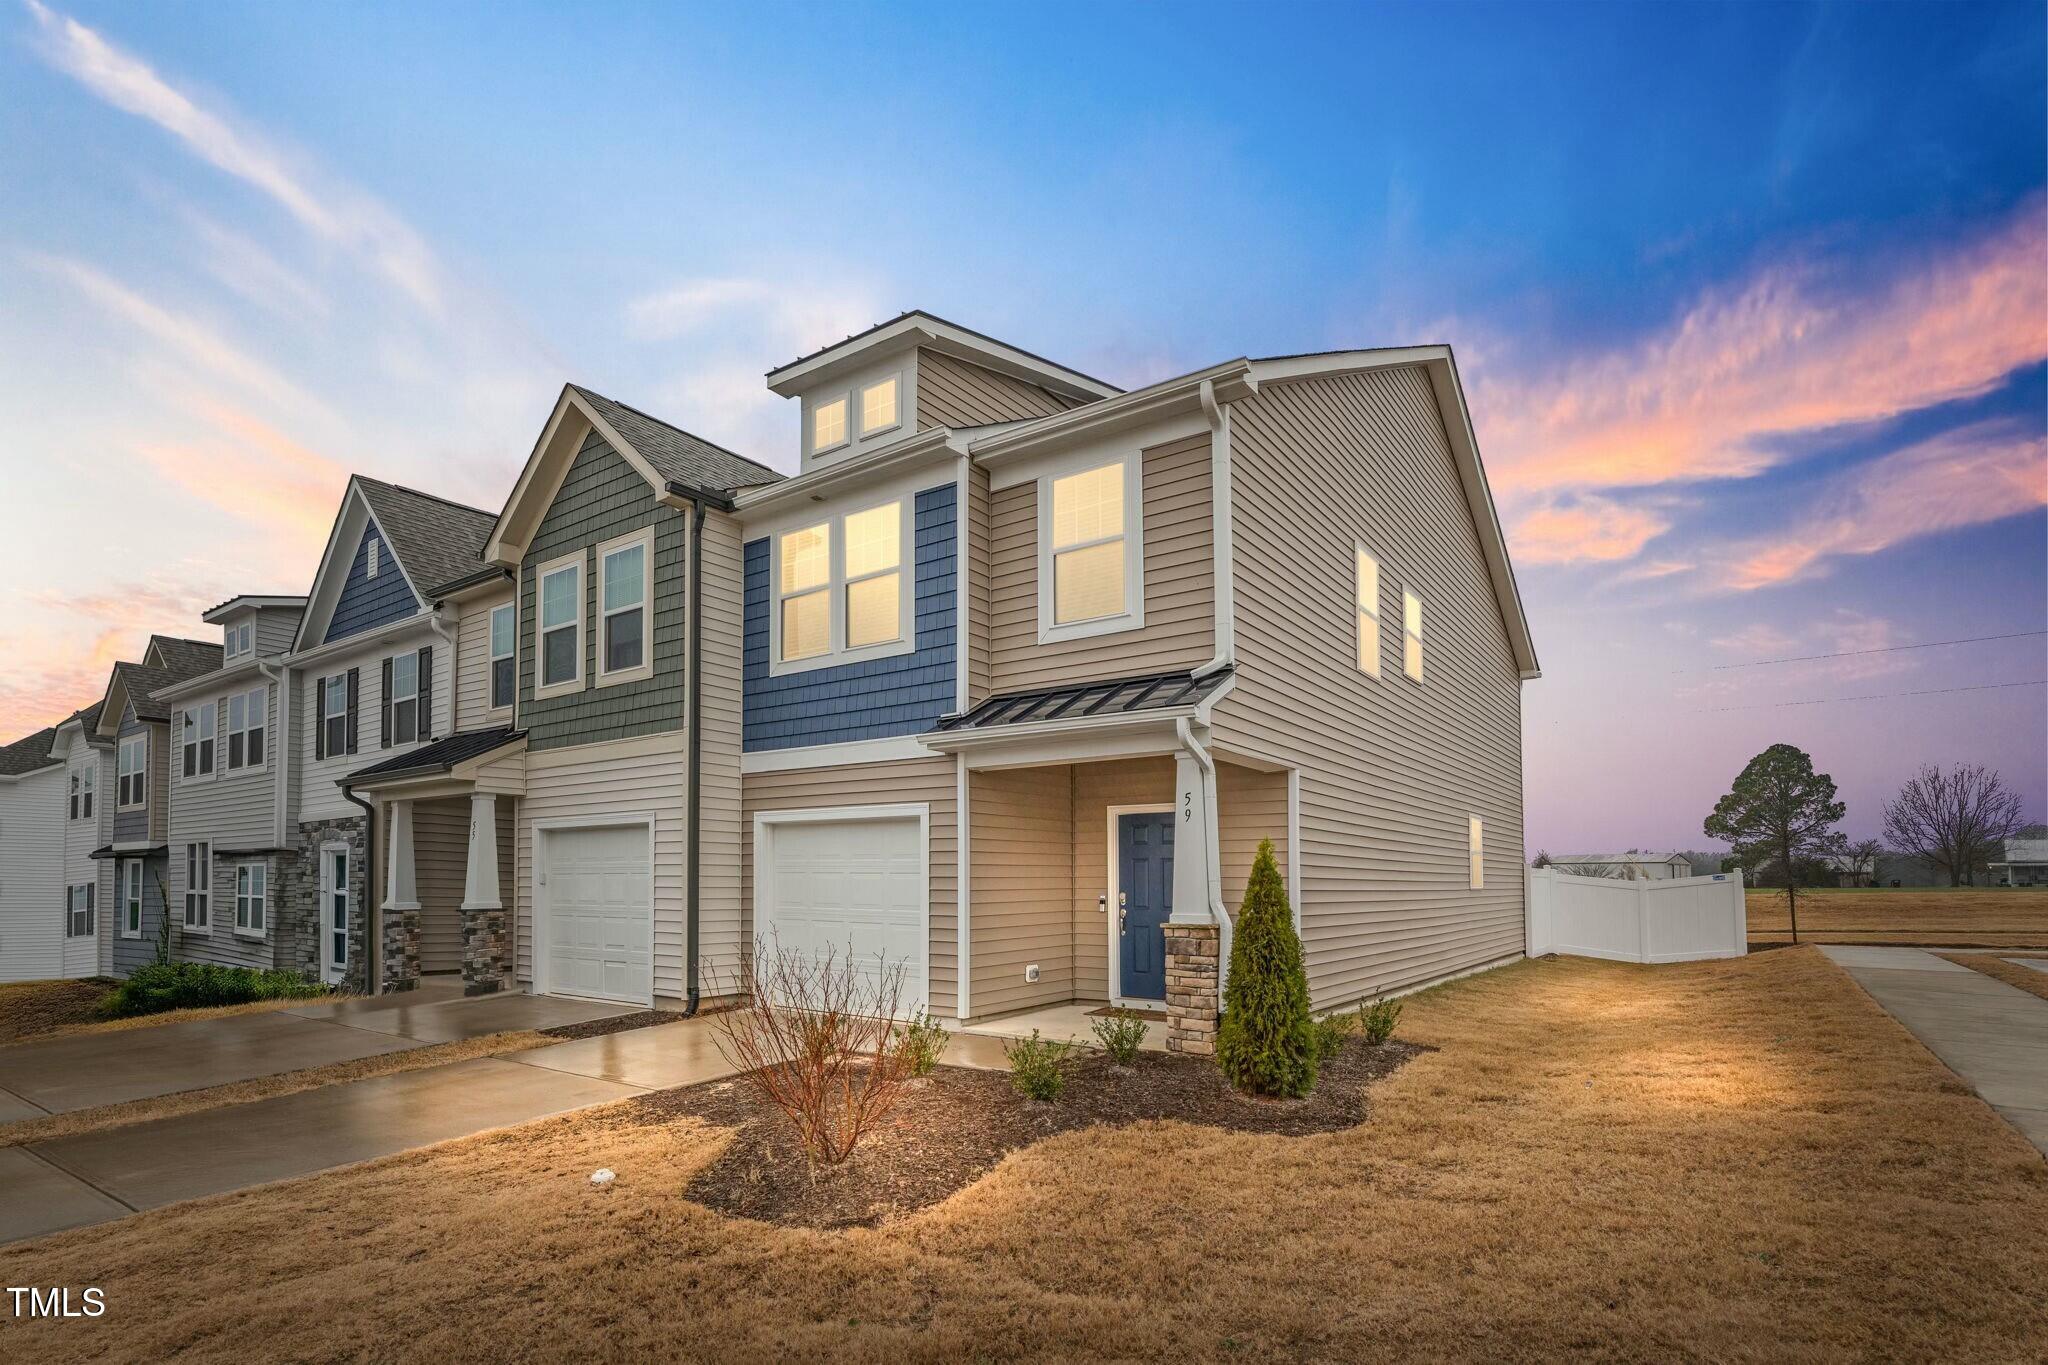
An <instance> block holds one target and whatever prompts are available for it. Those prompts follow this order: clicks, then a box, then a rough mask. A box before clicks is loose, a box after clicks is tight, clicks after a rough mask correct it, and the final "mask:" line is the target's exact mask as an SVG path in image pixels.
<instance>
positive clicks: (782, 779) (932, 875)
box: [706, 758, 980, 1018]
mask: <svg viewBox="0 0 2048 1365" xmlns="http://www.w3.org/2000/svg"><path fill="white" fill-rule="evenodd" d="M957 781H958V778H957V773H956V770H955V767H954V760H953V759H951V758H911V759H902V760H899V761H896V762H891V763H872V764H862V765H858V766H851V767H843V768H805V769H800V770H796V771H792V772H777V773H748V774H747V775H746V778H745V786H744V793H743V799H742V814H743V817H744V821H745V828H746V831H747V835H746V839H745V840H744V842H743V843H742V844H741V852H740V885H741V904H742V906H744V907H745V909H746V919H747V925H746V933H747V935H748V936H749V937H751V935H752V933H753V904H754V838H753V828H754V815H755V812H757V811H764V810H810V809H816V808H821V807H832V806H890V805H909V804H913V803H923V804H925V805H926V806H927V807H928V808H929V838H930V846H929V847H928V848H927V849H926V856H927V863H926V867H927V878H928V882H929V886H930V897H929V900H930V905H929V909H930V915H931V944H930V954H931V959H930V975H931V998H930V1001H929V1003H928V1006H927V1007H928V1008H929V1009H930V1011H931V1013H932V1015H933V1016H934V1017H935V1018H950V1017H952V1016H953V1014H954V1013H955V1010H956V1007H957V997H956V995H955V990H954V983H955V981H956V980H957V979H958V978H957V973H958V971H959V959H958V956H957V954H956V952H955V949H954V944H955V942H956V939H957V934H956V930H957V928H958V917H957V909H956V906H957V902H956V900H955V896H954V891H955V887H956V886H957V885H958V882H959V835H958V829H957V827H956V824H955V820H954V810H955V808H956V806H957V805H958V787H957V785H956V784H957ZM706 993H707V994H709V993H710V988H709V986H708V985H707V987H706ZM975 1008H976V1011H977V1012H979V1011H980V1005H979V1004H978V1003H977V1004H976V1006H975Z"/></svg>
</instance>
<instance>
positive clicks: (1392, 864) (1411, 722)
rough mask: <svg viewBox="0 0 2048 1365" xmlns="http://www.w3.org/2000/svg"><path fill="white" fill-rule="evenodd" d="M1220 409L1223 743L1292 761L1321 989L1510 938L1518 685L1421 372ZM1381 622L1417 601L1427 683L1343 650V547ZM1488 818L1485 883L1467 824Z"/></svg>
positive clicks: (1430, 967)
mask: <svg viewBox="0 0 2048 1365" xmlns="http://www.w3.org/2000/svg"><path fill="white" fill-rule="evenodd" d="M1233 412H1234V416H1233V432H1234V440H1233V459H1234V461H1235V463H1234V465H1233V486H1234V488H1235V504H1234V508H1233V514H1234V523H1233V525H1234V536H1235V542H1236V559H1235V565H1234V568H1235V574H1236V604H1237V606H1236V610H1237V650H1238V681H1237V686H1236V690H1235V691H1234V692H1233V693H1231V694H1230V695H1229V696H1227V697H1226V698H1224V700H1223V701H1222V702H1220V703H1219V704H1218V706H1217V709H1216V716H1215V737H1216V741H1217V743H1218V744H1220V745H1223V746H1225V747H1228V748H1242V749H1244V750H1246V751H1248V752H1253V753H1258V754H1261V755H1264V756H1268V757H1270V758H1273V759H1275V760H1278V761H1281V762H1286V763H1292V764H1298V765H1299V766H1300V768H1301V805H1302V809H1301V833H1302V844H1303V850H1302V852H1303V858H1302V880H1303V883H1304V885H1303V886H1302V887H1301V888H1299V889H1298V894H1299V895H1300V896H1301V899H1302V904H1301V914H1302V924H1303V937H1304V939H1305V941H1306V947H1307V953H1308V968H1309V977H1310V986H1311V990H1312V993H1313V995H1314V998H1315V1001H1316V1004H1317V1005H1318V1006H1319V1007H1328V1006H1333V1005H1339V1004H1343V1003H1345V1002H1347V1001H1349V1000H1352V999H1355V998H1358V997H1359V996H1362V995H1366V994H1370V993H1373V992H1377V991H1382V990H1387V989H1393V988H1398V987H1403V986H1409V985H1414V984H1417V983H1421V982H1425V981H1429V980H1432V979H1435V978H1438V977H1442V976H1445V975H1449V974H1451V973H1454V972H1457V971H1459V970H1461V969H1465V968H1470V967H1476V966H1479V965H1482V964H1484V963H1488V962H1493V961H1496V960H1498V959H1501V958H1504V957H1509V956H1512V955H1514V954H1516V953H1519V952H1520V951H1521V949H1522V946H1523V932H1522V902H1521V897H1522V869H1521V863H1522V775H1521V704H1520V703H1521V696H1520V682H1519V680H1518V678H1517V674H1516V667H1515V663H1514V659H1513V656H1512V654H1511V652H1510V650H1509V646H1508V640H1507V633H1506V630H1505V628H1504V627H1503V624H1502V620H1501V614H1500V608H1499V605H1498V603H1497V601H1496V599H1495V597H1494V594H1493V589H1492V586H1491V584H1490V582H1489V580H1488V578H1487V575H1486V571H1485V567H1484V563H1483V561H1482V559H1481V556H1480V550H1479V542H1478V535H1477V532H1476V531H1475V529H1474V527H1473V524H1472V520H1471V516H1470V513H1469V512H1468V511H1467V509H1466V506H1465V502H1464V496H1463V493H1462V491H1461V490H1460V487H1459V484H1458V479H1457V475H1456V472H1455V470H1454V469H1453V467H1452V464H1451V457H1450V453H1449V448H1448V445H1447V442H1446V440H1445V436H1444V431H1443V427H1442V423H1441V420H1440V419H1439V417H1438V415H1437V410H1436V407H1435V404H1434V402H1433V401H1432V396H1431V393H1430V389H1429V381H1428V379H1427V377H1426V376H1425V375H1424V373H1423V371H1421V370H1420V369H1416V368H1406V369H1398V370H1388V371H1379V372H1374V373H1369V374H1361V375H1350V376H1341V377H1328V378H1319V379H1314V380H1307V381H1301V382H1293V383H1275V384H1268V385H1266V386H1265V387H1263V388H1262V389H1261V390H1260V391H1259V393H1258V394H1257V395H1256V396H1255V397H1253V398H1250V399H1247V400H1245V401H1244V402H1241V403H1239V404H1236V405H1235V407H1234V409H1233ZM1355 541H1363V542H1364V544H1365V546H1366V548H1367V549H1368V550H1370V551H1371V552H1372V553H1374V554H1375V555H1377V556H1378V557H1379V560H1380V564H1381V570H1380V576H1381V584H1380V591H1381V595H1382V608H1383V610H1382V619H1383V620H1385V621H1387V622H1389V623H1390V624H1393V623H1398V622H1399V620H1400V600H1401V597H1400V594H1401V589H1402V586H1403V585H1404V584H1406V585H1408V586H1411V587H1413V588H1415V589H1416V590H1418V591H1419V592H1420V594H1421V596H1422V599H1423V602H1424V610H1425V634H1424V638H1425V641H1426V650H1427V654H1426V670H1425V676H1426V679H1427V681H1426V682H1425V683H1424V684H1422V685H1420V686H1417V685H1416V684H1414V683H1412V682H1410V681H1409V680H1407V679H1406V678H1404V677H1403V676H1402V675H1401V669H1400V664H1399V658H1400V656H1399V652H1398V650H1399V633H1398V629H1390V630H1388V631H1385V632H1383V644H1384V648H1385V649H1386V650H1387V651H1388V653H1387V654H1386V656H1385V658H1386V660H1387V666H1386V667H1385V668H1384V669H1383V670H1382V671H1383V675H1384V676H1382V677H1381V678H1378V679H1374V678H1370V677H1367V676H1365V675H1364V674H1362V673H1361V672H1360V671H1359V670H1358V668H1357V666H1356V659H1355V648H1356V634H1355V631H1356V624H1355V619H1354V614H1353V611H1354V607H1353V603H1354V563H1353V543H1354V542H1355ZM1472 815H1478V816H1480V817H1481V818H1482V819H1484V820H1485V821H1486V824H1487V830H1488V839H1487V877H1486V889H1485V890H1484V891H1472V890H1470V889H1469V887H1468V885H1467V880H1468V878H1467V868H1466V857H1465V854H1466V828H1467V820H1468V819H1469V817H1470V816H1472Z"/></svg>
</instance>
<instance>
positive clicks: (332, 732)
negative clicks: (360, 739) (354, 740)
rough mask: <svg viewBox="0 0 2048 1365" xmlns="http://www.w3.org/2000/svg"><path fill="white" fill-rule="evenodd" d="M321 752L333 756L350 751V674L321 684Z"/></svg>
mask: <svg viewBox="0 0 2048 1365" xmlns="http://www.w3.org/2000/svg"><path fill="white" fill-rule="evenodd" d="M320 740H321V744H320V752H321V753H323V754H325V755H327V756H328V757H330V758H332V757H333V756H334V755H336V754H345V753H347V752H348V675H347V674H346V673H337V674H336V675H335V676H333V677H331V678H329V679H327V680H326V681H325V682H323V683H321V684H320Z"/></svg>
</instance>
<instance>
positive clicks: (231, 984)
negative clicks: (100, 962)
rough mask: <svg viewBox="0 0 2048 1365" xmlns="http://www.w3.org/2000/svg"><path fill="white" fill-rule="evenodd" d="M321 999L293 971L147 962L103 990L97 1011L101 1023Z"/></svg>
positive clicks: (320, 992) (322, 992)
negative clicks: (168, 1012) (261, 1002)
mask: <svg viewBox="0 0 2048 1365" xmlns="http://www.w3.org/2000/svg"><path fill="white" fill-rule="evenodd" d="M325 994H327V987H325V986H320V985H315V984H314V983H313V982H310V981H308V980H306V979H305V978H304V977H302V976H300V975H299V974H298V973H297V972H275V971H256V970H253V969H252V968H249V967H222V966H218V965H216V964H214V963H211V962H152V963H150V964H149V965H148V966H144V967H137V968H136V969H135V971H134V973H133V974H131V975H130V976H129V978H128V979H127V980H126V981H123V982H122V983H121V984H120V985H119V986H116V987H115V988H114V989H113V990H111V991H108V992H107V994H106V995H105V997H104V998H102V999H101V1001H100V1003H99V1006H98V1008H99V1013H100V1016H101V1017H102V1018H105V1019H129V1018H133V1017H134V1016H136V1015H138V1014H161V1013H163V1012H164V1011H165V1010H188V1009H205V1008H207V1007H209V1006H213V1005H246V1004H248V1003H249V1002H250V1001H252V1000H285V999H296V998H300V997H304V996H314V995H325Z"/></svg>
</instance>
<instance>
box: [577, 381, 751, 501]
mask: <svg viewBox="0 0 2048 1365" xmlns="http://www.w3.org/2000/svg"><path fill="white" fill-rule="evenodd" d="M569 387H570V388H572V389H574V390H576V392H577V393H579V394H581V395H582V396H583V398H584V399H585V400H586V401H588V402H589V404H590V406H591V407H593V408H595V409H597V411H598V414H599V415H600V416H601V417H603V418H604V420H605V421H606V422H608V423H610V424H611V427H612V430H614V431H616V432H618V433H619V435H621V436H623V437H625V438H626V440H627V442H628V443H629V444H631V445H632V447H633V449H634V450H636V451H638V452H639V453H640V456H641V458H642V459H644V460H646V461H647V463H649V464H651V465H653V466H654V472H655V473H657V474H659V475H661V476H662V477H663V478H665V479H673V480H675V481H676V482H677V483H680V484H686V485H688V486H689V487H691V488H702V489H705V490H706V491H714V492H722V493H730V492H733V491H734V490H736V489H740V488H754V487H758V486H759V485H761V484H764V483H780V482H781V481H782V479H783V478H784V476H783V475H781V474H779V473H777V472H776V471H775V470H772V469H770V468H769V467H768V466H767V465H765V464H761V463H759V462H758V461H755V460H750V459H748V458H747V457H746V456H744V455H735V454H733V453H732V452H731V451H730V450H727V449H725V448H724V447H723V446H715V445H713V444H711V442H709V441H707V440H705V439H703V438H702V437H701V436H692V435H691V434H690V433H689V432H687V431H684V430H683V429H682V428H680V427H672V426H670V425H669V424H668V423H666V422H664V421H661V420H660V419H658V418H654V417H649V416H648V415H647V414H646V413H644V412H642V411H640V410H639V409H638V408H629V407H627V406H626V405H625V404H624V403H621V402H618V401H617V400H615V399H611V398H607V397H605V396H604V395H603V394H601V393H593V392H591V391H590V390H589V389H586V388H584V387H583V386H582V385H581V384H571V385H570V386H569Z"/></svg>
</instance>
